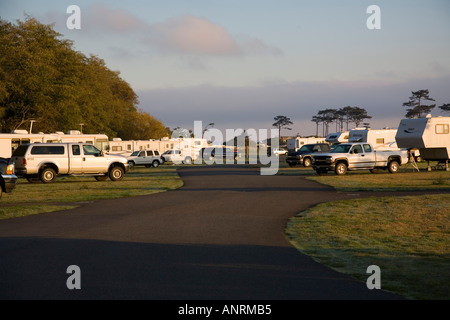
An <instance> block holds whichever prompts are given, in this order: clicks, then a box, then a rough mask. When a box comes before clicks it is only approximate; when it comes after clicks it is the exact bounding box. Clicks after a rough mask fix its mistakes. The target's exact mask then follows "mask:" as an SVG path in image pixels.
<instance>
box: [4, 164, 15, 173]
mask: <svg viewBox="0 0 450 320" xmlns="http://www.w3.org/2000/svg"><path fill="white" fill-rule="evenodd" d="M6 174H14V164H9V165H8V166H7V167H6Z"/></svg>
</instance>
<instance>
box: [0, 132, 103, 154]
mask: <svg viewBox="0 0 450 320" xmlns="http://www.w3.org/2000/svg"><path fill="white" fill-rule="evenodd" d="M51 142H53V143H55V142H80V143H81V142H82V143H90V144H93V145H95V146H96V147H97V148H98V149H100V150H106V149H107V147H108V136H107V135H104V134H82V133H81V132H80V131H77V130H71V131H69V132H68V133H67V134H64V133H63V132H55V133H42V132H40V133H28V131H27V130H14V131H13V132H11V133H0V158H10V157H11V155H12V153H13V152H14V150H16V149H17V147H18V146H20V145H22V144H27V143H51Z"/></svg>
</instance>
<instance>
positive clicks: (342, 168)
mask: <svg viewBox="0 0 450 320" xmlns="http://www.w3.org/2000/svg"><path fill="white" fill-rule="evenodd" d="M334 172H336V174H337V175H338V176H343V175H344V174H346V173H347V165H346V164H345V163H343V162H340V163H338V164H337V165H336V168H335V169H334Z"/></svg>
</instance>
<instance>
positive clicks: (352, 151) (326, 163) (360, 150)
mask: <svg viewBox="0 0 450 320" xmlns="http://www.w3.org/2000/svg"><path fill="white" fill-rule="evenodd" d="M408 161H409V160H408V151H406V150H401V149H399V150H375V149H374V148H373V147H372V145H371V144H369V143H344V144H340V145H338V146H336V147H335V148H334V149H333V150H332V151H331V152H329V153H321V154H318V155H314V156H313V162H312V168H313V169H314V170H316V172H317V173H318V174H319V175H323V174H326V173H327V172H328V171H334V172H335V173H336V174H337V175H344V174H346V173H347V170H370V172H372V173H376V172H377V171H379V170H380V169H387V170H388V171H389V172H390V173H396V172H397V171H398V170H399V168H400V166H401V165H403V164H406V163H408Z"/></svg>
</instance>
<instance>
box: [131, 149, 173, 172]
mask: <svg viewBox="0 0 450 320" xmlns="http://www.w3.org/2000/svg"><path fill="white" fill-rule="evenodd" d="M127 159H128V164H129V165H130V166H131V167H133V166H145V167H147V168H150V167H154V168H156V167H158V166H159V165H161V164H163V163H164V160H163V158H162V157H161V156H160V154H159V151H158V150H139V151H134V152H133V153H132V154H131V155H130V156H129V157H127Z"/></svg>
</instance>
